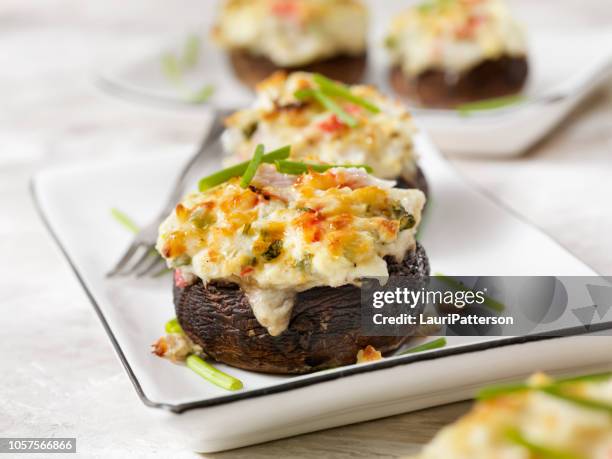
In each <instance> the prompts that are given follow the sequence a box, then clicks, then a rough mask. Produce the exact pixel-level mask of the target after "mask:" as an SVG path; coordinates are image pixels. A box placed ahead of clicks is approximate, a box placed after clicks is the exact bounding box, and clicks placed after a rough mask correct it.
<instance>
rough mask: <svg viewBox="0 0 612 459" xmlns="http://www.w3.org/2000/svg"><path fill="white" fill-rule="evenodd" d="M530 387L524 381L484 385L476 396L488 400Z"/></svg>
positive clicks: (529, 388)
mask: <svg viewBox="0 0 612 459" xmlns="http://www.w3.org/2000/svg"><path fill="white" fill-rule="evenodd" d="M531 389H532V387H531V386H529V385H528V384H526V383H516V384H505V385H500V386H490V387H485V388H483V389H481V390H480V391H478V394H477V395H476V398H477V399H478V400H490V399H492V398H496V397H502V396H505V395H509V394H515V393H517V392H524V391H528V390H531Z"/></svg>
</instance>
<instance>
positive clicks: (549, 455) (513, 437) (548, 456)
mask: <svg viewBox="0 0 612 459" xmlns="http://www.w3.org/2000/svg"><path fill="white" fill-rule="evenodd" d="M506 438H507V439H508V441H510V442H512V443H514V444H515V445H518V446H522V447H523V448H525V449H528V450H529V452H530V453H531V454H533V455H535V456H537V457H539V458H541V459H583V458H582V456H579V455H576V454H574V453H568V452H565V451H559V450H556V449H552V448H549V447H548V446H543V445H538V444H536V443H534V442H532V441H531V440H528V439H527V438H525V437H524V436H523V435H522V434H521V433H520V432H519V431H518V430H517V429H510V430H508V431H507V432H506Z"/></svg>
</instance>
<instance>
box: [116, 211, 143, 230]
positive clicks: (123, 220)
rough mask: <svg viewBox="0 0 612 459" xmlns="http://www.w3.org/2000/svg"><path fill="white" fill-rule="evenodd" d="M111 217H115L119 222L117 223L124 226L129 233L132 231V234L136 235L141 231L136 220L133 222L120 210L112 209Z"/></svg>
mask: <svg viewBox="0 0 612 459" xmlns="http://www.w3.org/2000/svg"><path fill="white" fill-rule="evenodd" d="M111 215H112V216H113V218H114V219H115V220H117V222H118V223H119V224H120V225H122V226H123V227H124V228H126V229H127V230H128V231H131V232H132V233H135V234H136V233H138V232H139V231H140V228H139V227H138V225H137V224H136V223H134V220H132V219H131V218H130V217H128V216H127V215H126V214H124V213H123V212H121V211H120V210H119V209H115V208H113V209H111Z"/></svg>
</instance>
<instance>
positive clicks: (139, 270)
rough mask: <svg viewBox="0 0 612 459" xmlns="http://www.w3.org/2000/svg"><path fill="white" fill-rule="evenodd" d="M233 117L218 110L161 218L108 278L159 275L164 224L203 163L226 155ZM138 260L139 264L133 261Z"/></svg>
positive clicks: (141, 235)
mask: <svg viewBox="0 0 612 459" xmlns="http://www.w3.org/2000/svg"><path fill="white" fill-rule="evenodd" d="M230 113H232V110H217V111H215V115H214V118H213V121H212V124H211V127H210V129H209V130H208V133H207V134H206V137H205V138H204V140H203V141H202V144H201V145H200V148H199V149H198V151H197V152H196V153H195V154H194V155H193V156H192V157H191V159H190V160H189V161H187V163H186V164H185V166H183V169H182V170H181V172H180V173H179V176H178V178H177V179H176V181H175V183H174V187H173V188H172V191H171V192H170V195H169V196H168V199H167V201H166V204H165V205H164V207H163V209H162V210H161V212H160V213H159V214H158V216H157V217H156V218H155V219H153V220H152V221H151V222H150V223H149V224H148V225H146V226H144V227H143V228H142V229H141V230H140V231H139V232H138V234H136V236H135V237H134V240H133V241H132V243H131V244H130V246H129V247H128V249H127V250H126V252H125V253H124V254H123V256H122V257H121V258H120V259H119V261H118V262H117V264H116V265H115V267H114V268H113V269H112V270H111V271H109V272H108V273H107V274H106V277H116V276H128V275H131V274H136V276H137V277H143V276H145V275H147V274H150V273H153V275H155V274H157V273H158V272H159V269H161V267H162V264H163V262H164V260H163V259H162V258H161V257H160V256H159V254H158V253H157V252H156V251H155V243H156V241H157V231H158V229H159V225H160V224H161V222H162V221H163V220H164V219H165V218H166V217H167V216H168V214H169V213H170V212H171V211H172V209H174V207H175V206H176V204H177V202H178V201H179V200H180V199H181V197H182V196H183V193H184V192H185V189H186V187H187V186H188V185H189V183H190V181H191V179H192V178H193V177H192V175H193V174H192V173H193V172H194V171H197V169H198V166H199V165H200V163H201V160H202V159H205V158H208V157H210V156H211V155H215V154H219V155H220V154H222V147H221V142H220V141H219V137H220V135H221V133H222V132H223V129H224V126H223V120H224V118H225V117H226V116H228V115H229V114H230ZM133 260H136V261H133Z"/></svg>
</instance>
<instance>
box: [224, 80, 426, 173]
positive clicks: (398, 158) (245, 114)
mask: <svg viewBox="0 0 612 459" xmlns="http://www.w3.org/2000/svg"><path fill="white" fill-rule="evenodd" d="M314 86H315V83H314V82H313V80H312V75H311V74H308V73H303V72H297V73H293V74H291V75H290V76H288V77H287V76H286V75H284V74H280V73H279V74H276V75H274V76H273V77H271V78H269V79H268V80H267V81H265V82H264V83H262V84H261V85H260V86H259V88H258V91H257V99H256V101H255V103H254V105H253V106H252V107H251V108H248V109H245V110H241V111H238V112H236V113H234V114H233V115H232V116H230V117H229V118H228V119H227V120H226V125H227V129H226V131H225V132H224V134H223V137H222V142H223V145H224V149H225V151H226V153H227V155H228V157H227V160H226V163H227V164H233V163H236V162H240V161H245V160H247V159H250V158H251V156H252V154H253V151H254V150H255V147H256V145H257V144H259V143H262V144H264V145H266V147H268V148H270V149H271V148H276V147H281V146H283V145H288V144H290V145H291V146H292V149H291V155H292V157H293V158H295V159H299V160H316V161H318V162H325V163H328V164H367V165H369V166H371V167H372V168H373V170H374V175H376V176H377V177H382V178H387V179H396V178H398V177H400V176H402V177H405V178H407V179H408V180H410V179H412V178H413V177H414V175H415V173H416V171H417V167H416V154H415V152H414V145H413V137H414V135H415V132H416V130H415V127H414V125H413V122H412V117H411V116H410V114H409V113H408V112H407V111H406V109H405V108H404V107H403V105H402V104H400V103H399V102H397V101H392V100H390V99H388V98H387V97H385V96H383V95H382V94H381V93H380V92H378V91H377V90H376V89H375V88H373V87H371V86H353V87H351V91H352V92H353V93H354V94H355V95H357V96H360V97H362V98H363V99H366V100H367V101H369V102H371V103H372V104H375V105H376V106H377V107H378V108H379V109H380V112H379V113H372V112H370V111H368V110H366V109H365V108H362V107H359V106H357V105H355V104H351V103H347V102H346V101H343V100H341V99H338V100H337V101H336V102H337V103H339V104H341V105H343V106H344V107H345V108H346V110H347V111H349V112H350V113H352V114H353V116H355V117H356V118H357V119H358V121H359V124H358V125H357V126H355V127H352V128H349V127H348V126H346V125H344V124H343V123H341V122H339V120H338V119H337V117H336V116H335V115H334V114H332V113H331V112H329V111H328V110H327V109H325V108H324V107H322V106H321V105H320V104H319V103H317V102H316V101H312V102H307V103H301V102H300V101H298V100H297V99H296V98H295V97H294V93H295V91H296V90H298V89H303V88H305V87H314Z"/></svg>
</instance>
